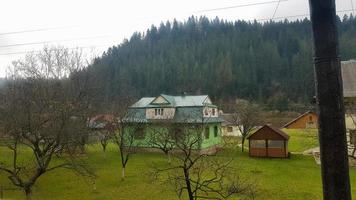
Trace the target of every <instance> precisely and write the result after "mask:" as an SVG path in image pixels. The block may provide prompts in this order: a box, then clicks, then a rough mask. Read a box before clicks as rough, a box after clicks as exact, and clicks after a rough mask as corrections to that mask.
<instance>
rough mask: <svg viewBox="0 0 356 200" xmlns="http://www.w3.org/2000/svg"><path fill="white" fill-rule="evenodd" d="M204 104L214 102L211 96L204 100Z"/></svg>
mask: <svg viewBox="0 0 356 200" xmlns="http://www.w3.org/2000/svg"><path fill="white" fill-rule="evenodd" d="M203 104H213V102H211V99H210V98H209V97H206V99H205V100H204V101H203Z"/></svg>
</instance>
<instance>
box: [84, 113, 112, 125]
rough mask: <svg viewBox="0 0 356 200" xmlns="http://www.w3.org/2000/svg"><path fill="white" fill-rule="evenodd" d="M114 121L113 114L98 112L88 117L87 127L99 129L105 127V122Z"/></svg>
mask: <svg viewBox="0 0 356 200" xmlns="http://www.w3.org/2000/svg"><path fill="white" fill-rule="evenodd" d="M114 121H115V117H114V115H110V114H99V115H95V116H94V117H91V118H89V121H88V127H89V128H94V129H101V128H105V126H106V124H107V123H112V122H114Z"/></svg>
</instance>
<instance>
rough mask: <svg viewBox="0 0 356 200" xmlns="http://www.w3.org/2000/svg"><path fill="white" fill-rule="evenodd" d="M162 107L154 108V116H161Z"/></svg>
mask: <svg viewBox="0 0 356 200" xmlns="http://www.w3.org/2000/svg"><path fill="white" fill-rule="evenodd" d="M163 112H164V109H163V108H155V116H163Z"/></svg>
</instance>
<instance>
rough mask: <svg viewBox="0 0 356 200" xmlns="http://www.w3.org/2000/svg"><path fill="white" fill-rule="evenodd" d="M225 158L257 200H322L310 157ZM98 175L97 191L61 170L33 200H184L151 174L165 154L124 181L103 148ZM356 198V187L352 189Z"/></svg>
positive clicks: (354, 177) (147, 156)
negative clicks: (251, 184) (253, 189)
mask: <svg viewBox="0 0 356 200" xmlns="http://www.w3.org/2000/svg"><path fill="white" fill-rule="evenodd" d="M7 154H8V151H7V149H6V148H3V147H0V161H4V160H5V159H8V158H9V157H8V156H7ZM219 156H229V157H230V156H231V157H233V158H234V162H233V164H234V165H235V166H236V167H238V169H240V171H241V173H242V174H243V175H244V176H247V177H249V178H250V179H252V180H253V181H255V182H256V183H257V188H258V194H257V199H263V200H265V199H273V200H279V199H281V200H282V199H283V200H287V199H290V200H292V199H293V200H295V199H297V200H298V199H300V200H302V199H303V200H305V199H312V200H315V199H321V198H322V196H321V192H322V191H321V178H320V167H319V166H318V165H316V164H315V162H314V159H313V158H312V157H310V156H303V155H292V156H291V158H290V159H258V158H249V157H248V155H247V153H241V152H240V151H239V150H238V149H232V150H231V149H230V150H226V151H224V152H222V153H221V154H220V155H219ZM86 159H87V160H88V162H89V163H90V165H91V166H92V167H93V168H94V169H95V170H96V174H97V176H98V177H97V179H96V184H95V185H96V190H94V189H93V188H94V187H93V184H92V183H90V181H89V180H86V179H84V178H80V177H78V176H76V175H75V174H73V173H72V172H70V171H68V170H62V169H61V170H57V171H53V172H50V173H48V174H47V175H44V176H43V177H41V178H40V179H39V182H38V184H37V186H36V187H35V188H34V191H33V199H34V200H36V199H53V200H56V199H58V200H69V199H73V200H74V199H82V200H84V199H100V200H108V199H113V200H114V199H115V200H117V199H137V200H140V199H164V200H170V199H178V198H177V197H176V195H175V193H174V192H172V190H171V188H170V186H169V185H162V184H159V183H157V182H152V181H151V180H150V178H149V176H148V171H149V169H150V167H149V166H150V165H151V164H152V163H157V164H158V165H163V164H166V162H167V161H166V158H165V156H164V155H163V154H157V153H140V154H136V155H133V157H132V158H131V160H130V161H129V163H128V168H127V178H126V179H125V180H124V181H122V180H121V179H120V174H121V168H120V163H119V159H120V158H119V154H118V152H117V150H116V148H115V146H114V145H111V146H109V147H108V151H107V152H106V153H103V152H102V151H101V149H100V148H99V146H90V147H89V148H88V155H87V158H86ZM350 174H351V182H352V185H353V186H356V168H351V170H350ZM0 185H3V186H4V187H6V188H13V186H11V184H10V183H9V181H8V179H7V176H6V174H4V173H0ZM352 188H353V190H352V192H353V194H354V195H353V196H354V199H356V187H352ZM4 197H5V199H24V194H23V193H22V192H21V191H19V190H5V191H4Z"/></svg>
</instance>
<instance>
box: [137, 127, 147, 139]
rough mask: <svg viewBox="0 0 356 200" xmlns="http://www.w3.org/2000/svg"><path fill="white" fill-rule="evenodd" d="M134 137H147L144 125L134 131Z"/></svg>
mask: <svg viewBox="0 0 356 200" xmlns="http://www.w3.org/2000/svg"><path fill="white" fill-rule="evenodd" d="M134 138H135V139H136V140H142V139H144V138H145V132H144V129H143V128H142V127H140V128H137V129H136V130H135V132H134Z"/></svg>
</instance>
